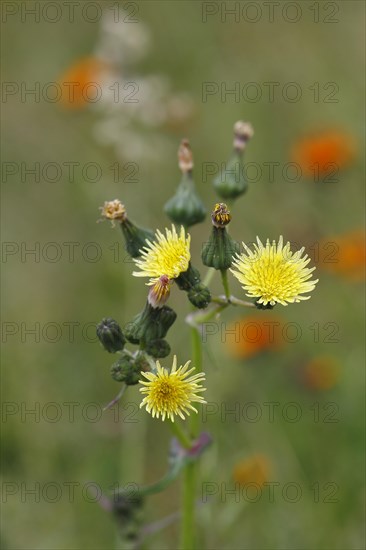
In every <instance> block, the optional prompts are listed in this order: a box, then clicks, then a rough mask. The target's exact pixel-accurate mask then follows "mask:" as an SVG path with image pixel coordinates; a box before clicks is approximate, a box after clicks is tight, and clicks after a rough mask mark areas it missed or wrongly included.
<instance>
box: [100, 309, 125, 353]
mask: <svg viewBox="0 0 366 550" xmlns="http://www.w3.org/2000/svg"><path fill="white" fill-rule="evenodd" d="M97 336H98V338H99V341H100V343H101V344H102V346H103V347H104V349H105V350H106V351H108V352H109V353H116V352H117V351H121V350H122V349H123V348H124V345H125V343H126V339H125V337H124V336H123V333H122V329H121V327H120V326H119V324H118V323H117V321H115V320H114V319H111V318H110V317H108V318H106V319H102V321H101V322H100V323H98V325H97Z"/></svg>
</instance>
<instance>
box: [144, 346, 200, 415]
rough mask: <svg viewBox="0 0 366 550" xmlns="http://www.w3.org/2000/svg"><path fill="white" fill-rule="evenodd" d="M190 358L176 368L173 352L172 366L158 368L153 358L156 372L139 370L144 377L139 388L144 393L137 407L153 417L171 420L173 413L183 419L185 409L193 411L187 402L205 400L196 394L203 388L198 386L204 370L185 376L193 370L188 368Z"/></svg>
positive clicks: (187, 412) (185, 412)
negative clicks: (169, 369) (144, 409)
mask: <svg viewBox="0 0 366 550" xmlns="http://www.w3.org/2000/svg"><path fill="white" fill-rule="evenodd" d="M189 364H190V361H187V363H186V364H185V365H184V366H180V367H179V368H178V370H177V357H176V355H174V359H173V366H172V369H171V371H170V372H169V371H168V370H167V369H164V368H163V367H161V365H160V363H159V361H156V373H153V372H141V374H142V375H143V376H144V377H145V378H147V380H148V381H147V382H145V381H141V380H140V384H143V385H144V387H143V388H140V392H141V393H143V394H146V397H144V399H143V401H142V403H141V405H140V408H141V407H143V406H145V407H146V410H147V412H148V413H150V414H152V416H153V418H154V417H155V416H156V417H157V418H159V416H160V415H161V418H162V420H165V418H169V419H170V420H171V421H172V422H174V416H175V415H179V416H180V417H181V418H183V419H184V414H187V415H189V409H190V410H192V411H194V412H197V409H195V408H194V407H193V406H192V405H191V403H192V402H194V401H196V402H198V403H206V401H205V400H204V399H203V397H201V396H200V395H197V393H200V392H203V391H206V388H203V387H202V386H201V385H200V382H202V381H203V380H204V379H205V375H204V373H202V372H200V373H198V374H194V375H192V376H189V375H190V374H191V372H193V371H194V370H195V369H194V368H192V369H189V370H187V369H188V367H189Z"/></svg>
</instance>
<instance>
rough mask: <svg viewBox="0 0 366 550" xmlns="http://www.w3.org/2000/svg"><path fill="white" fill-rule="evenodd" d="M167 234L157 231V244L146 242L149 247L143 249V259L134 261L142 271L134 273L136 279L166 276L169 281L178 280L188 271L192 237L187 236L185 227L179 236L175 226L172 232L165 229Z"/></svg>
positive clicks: (181, 229)
mask: <svg viewBox="0 0 366 550" xmlns="http://www.w3.org/2000/svg"><path fill="white" fill-rule="evenodd" d="M165 233H166V236H165V235H163V234H162V233H161V232H160V231H159V230H157V232H156V239H155V240H156V242H154V243H152V242H151V241H149V240H148V239H147V240H146V242H147V246H144V247H143V248H142V249H141V258H139V259H134V262H135V263H136V265H137V267H139V268H140V269H141V271H134V272H133V275H135V277H153V278H154V279H158V278H159V277H161V275H166V276H167V277H169V279H176V278H177V277H179V275H180V274H181V273H183V272H184V271H187V269H188V266H189V261H190V259H191V253H190V251H189V246H190V242H191V236H190V235H187V236H186V234H185V231H184V227H183V226H182V227H181V228H180V234H179V235H178V233H177V231H176V229H175V226H174V225H172V230H171V231H170V229H165Z"/></svg>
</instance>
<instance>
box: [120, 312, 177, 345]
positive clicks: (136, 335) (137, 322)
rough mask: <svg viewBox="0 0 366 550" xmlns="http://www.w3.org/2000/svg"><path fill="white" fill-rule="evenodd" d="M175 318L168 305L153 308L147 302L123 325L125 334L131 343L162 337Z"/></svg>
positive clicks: (175, 315) (145, 341)
mask: <svg viewBox="0 0 366 550" xmlns="http://www.w3.org/2000/svg"><path fill="white" fill-rule="evenodd" d="M176 318H177V314H176V313H175V311H173V310H172V309H171V308H170V307H168V306H163V307H161V308H153V307H152V306H151V305H150V304H149V303H148V302H147V303H146V305H145V308H144V309H143V311H142V312H141V313H139V314H138V315H137V316H136V317H135V318H134V319H133V320H132V321H131V323H129V324H128V325H127V326H126V327H125V336H126V338H127V340H128V341H129V342H131V343H132V344H140V343H148V342H150V341H151V340H157V339H160V338H164V337H165V336H166V334H167V332H168V330H169V329H170V327H171V326H172V324H173V323H174V321H175V320H176Z"/></svg>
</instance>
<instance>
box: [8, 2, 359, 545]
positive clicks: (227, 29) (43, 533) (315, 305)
mask: <svg viewBox="0 0 366 550" xmlns="http://www.w3.org/2000/svg"><path fill="white" fill-rule="evenodd" d="M5 4H7V7H4V5H5ZM31 4H32V5H33V4H38V5H41V6H44V5H46V4H51V3H47V2H41V3H37V2H36V3H34V2H8V3H3V23H2V30H3V53H2V80H3V82H4V83H5V85H3V98H2V111H3V116H2V124H3V141H2V162H3V164H2V167H3V172H2V191H3V201H2V208H3V217H2V219H3V220H4V222H5V223H6V227H5V226H4V228H3V242H4V244H3V257H2V262H3V263H2V267H3V273H4V276H3V336H2V343H3V370H2V390H3V401H4V404H3V425H2V429H3V436H4V439H5V442H3V445H2V452H3V455H2V463H3V522H2V527H3V532H2V540H3V546H4V548H9V549H19V548H24V549H34V548H43V549H60V548H63V549H74V548H89V549H100V548H112V547H116V548H119V547H120V543H119V542H118V537H117V530H116V526H115V523H114V521H113V518H112V517H111V516H110V514H108V513H107V512H106V511H105V510H104V509H102V507H101V506H100V505H99V504H100V502H101V499H99V503H98V502H92V501H93V500H98V499H97V498H95V499H94V498H93V495H94V493H93V490H94V489H95V487H99V488H101V489H102V490H103V492H104V493H105V494H108V493H109V491H110V490H111V488H113V487H114V486H116V484H120V485H122V486H124V485H126V484H128V483H132V482H135V483H137V484H140V483H141V484H146V483H151V482H153V481H154V480H156V479H158V478H159V477H160V476H162V475H163V474H164V472H165V471H166V467H167V460H168V448H169V438H170V435H169V430H168V428H167V426H166V425H165V424H164V423H162V422H161V421H160V420H156V419H155V420H154V419H152V418H151V417H150V416H149V415H147V413H146V412H145V411H142V410H141V411H140V410H138V407H137V406H138V404H139V403H140V396H139V393H138V390H137V389H136V387H132V388H130V389H129V391H128V395H125V396H124V398H123V400H122V401H121V402H120V405H119V407H117V406H115V407H113V408H112V409H111V410H108V411H106V412H104V413H102V412H101V408H102V407H103V406H104V405H105V404H106V403H108V401H110V400H111V399H112V398H113V397H115V395H116V394H117V393H118V391H119V385H118V383H116V382H115V381H114V380H112V379H111V377H110V373H109V369H110V365H111V363H112V362H113V359H114V358H113V356H109V355H108V354H107V353H106V352H105V351H104V350H103V349H102V348H101V346H100V344H99V343H97V342H96V341H95V332H94V330H95V329H94V326H95V323H96V322H98V321H99V320H100V319H101V318H102V317H105V316H110V317H113V318H115V319H117V320H118V321H119V322H120V324H121V325H122V326H123V325H124V324H125V323H127V322H128V321H129V320H131V318H132V317H133V316H134V315H135V314H136V313H138V312H139V311H140V310H141V308H142V307H143V305H144V303H145V299H146V287H145V285H144V281H143V280H141V279H136V278H133V277H132V276H131V272H132V270H133V263H132V261H131V260H130V259H128V258H127V257H126V254H125V251H124V249H123V242H122V238H121V235H120V232H119V230H118V229H117V228H115V229H113V228H112V227H111V226H110V224H109V223H107V222H104V223H100V224H97V223H96V221H97V220H98V218H99V217H100V214H99V210H98V208H99V207H100V206H101V205H102V204H103V202H104V201H105V200H110V199H114V198H119V199H120V200H122V202H123V203H124V204H125V205H126V207H127V210H128V213H129V215H130V217H131V219H133V220H134V221H136V222H137V223H139V224H141V225H143V226H146V227H151V228H154V229H155V228H161V229H162V228H164V227H165V226H168V225H169V224H170V222H169V220H168V219H167V218H166V216H165V215H164V214H163V213H162V207H163V204H164V203H165V202H166V201H167V200H168V198H170V197H171V195H172V194H173V192H174V190H175V188H176V185H177V184H178V182H179V178H180V176H179V170H178V167H177V157H176V150H177V147H178V145H179V142H180V140H181V138H183V137H187V138H189V140H190V142H191V146H192V149H193V153H194V158H195V170H194V176H195V181H196V184H197V187H198V190H199V193H200V195H201V196H202V197H203V198H204V200H205V203H206V205H207V207H208V209H211V208H212V206H213V205H214V203H215V202H216V201H217V197H216V196H215V193H214V190H213V188H212V176H211V175H209V174H207V172H210V173H212V172H213V171H215V170H217V167H218V166H220V165H221V163H222V162H225V161H226V160H227V158H228V156H229V154H230V150H231V143H232V127H233V124H234V122H235V121H237V120H240V119H243V120H248V121H250V122H251V123H252V124H253V127H254V131H255V134H254V137H253V138H252V140H251V141H250V143H249V144H248V146H247V151H246V162H247V163H252V164H251V165H250V166H249V165H248V172H247V173H248V177H249V179H250V180H251V181H250V186H249V190H248V192H247V194H246V195H245V196H244V197H242V198H240V199H239V200H238V201H237V202H236V203H235V205H234V207H233V211H232V213H233V221H232V224H231V227H230V232H231V234H232V235H233V236H234V237H235V238H236V239H237V240H240V241H242V240H243V241H246V242H253V241H254V239H255V237H256V235H259V236H260V237H261V238H262V239H266V238H267V237H269V238H270V239H277V238H278V237H279V235H281V234H282V235H284V238H285V239H287V240H290V241H291V242H293V243H298V244H299V247H301V246H303V245H304V246H306V247H307V248H308V250H307V251H308V253H309V255H310V256H311V257H312V259H313V261H315V262H316V263H317V264H318V269H317V272H316V273H317V277H318V278H319V279H320V281H319V284H318V285H317V288H316V290H315V291H314V292H313V295H312V297H311V299H310V300H309V301H306V302H302V303H301V304H294V305H289V306H288V307H282V306H280V305H278V306H277V307H276V308H274V310H273V311H266V312H262V311H257V310H248V312H249V313H247V310H245V309H239V308H231V309H230V310H228V311H226V312H225V313H224V315H223V316H222V318H221V319H220V320H219V321H218V322H217V323H211V324H210V326H207V327H206V329H204V331H203V334H202V337H203V338H204V340H205V341H206V342H205V355H204V367H205V370H206V371H207V373H208V374H207V387H208V390H207V392H206V399H207V401H209V405H208V407H207V408H206V414H205V415H204V416H203V418H202V420H203V428H204V429H205V430H207V431H209V432H210V433H211V434H212V436H213V440H214V441H213V445H212V446H211V448H210V449H209V450H208V451H207V452H206V454H205V456H204V457H203V459H202V466H201V482H200V484H199V489H200V494H199V496H200V497H201V496H202V497H203V500H208V501H207V503H204V504H202V506H200V508H199V512H198V521H199V537H200V538H199V543H198V546H197V547H199V548H203V547H206V548H224V549H230V550H231V549H234V548H235V549H243V548H246V549H249V548H250V549H258V550H259V549H263V548H268V549H273V550H274V549H284V548H298V549H300V548H301V549H303V548H307V549H330V548H332V549H341V548H342V549H343V548H347V549H354V550H356V549H360V548H363V547H364V538H363V527H362V517H363V510H362V503H363V498H362V495H363V487H364V486H363V465H364V460H363V448H364V440H363V427H364V386H363V381H364V357H363V346H362V341H363V328H364V327H363V320H362V319H363V308H364V294H363V280H364V271H363V267H362V265H363V264H362V259H363V254H364V249H365V242H364V237H363V234H362V230H363V222H364V202H363V196H364V195H363V171H362V159H363V150H364V144H363V141H362V136H363V134H362V126H363V122H364V116H363V115H364V112H363V103H362V94H363V88H362V84H363V81H364V69H363V51H364V49H363V44H364V41H363V22H364V4H363V2H358V1H347V2H346V1H341V2H330V3H324V2H315V3H314V2H307V1H301V2H297V3H293V2H291V3H289V2H280V3H279V4H280V5H279V6H277V7H276V8H275V10H274V12H273V20H272V21H271V20H270V18H271V17H272V16H270V13H272V11H271V12H270V11H269V6H268V5H267V6H266V4H268V3H262V2H258V3H253V2H251V3H248V2H237V3H235V2H232V3H230V2H227V3H226V5H227V7H230V6H231V7H233V6H234V8H235V6H236V5H239V6H240V13H239V15H238V20H235V16H233V15H231V16H230V15H226V16H225V13H224V11H223V10H224V7H225V3H221V2H218V3H215V2H210V3H201V2H179V1H178V2H162V1H161V2H155V1H146V2H137V3H134V2H132V3H131V2H129V3H128V4H129V5H128V6H127V11H128V13H129V15H128V16H127V21H126V20H125V21H123V19H126V12H123V11H122V9H121V11H117V8H116V6H119V7H120V8H123V7H125V8H126V5H124V4H123V3H120V4H119V3H116V2H100V3H99V4H98V3H90V2H82V3H79V4H80V5H78V6H76V7H75V11H74V18H73V20H71V17H70V12H69V11H68V9H67V7H66V6H65V4H64V3H62V2H60V3H59V6H60V9H61V11H60V12H59V11H58V10H57V11H52V10H55V8H52V6H50V7H49V11H48V12H45V13H43V12H42V11H41V13H40V17H39V21H36V20H35V16H32V15H31V14H27V12H24V9H25V6H27V7H29V6H30V5H31ZM92 4H93V5H94V7H93V5H92ZM248 4H251V6H248ZM253 4H255V5H257V8H255V6H254V7H253ZM289 4H292V5H293V6H292V7H291V5H290V6H289ZM87 5H89V7H88V6H87ZM95 5H96V6H99V8H100V10H101V11H103V17H102V18H100V17H99V10H97V9H96V8H95ZM294 5H295V8H294ZM9 6H10V7H9ZM112 6H114V7H113V8H112ZM258 6H259V8H260V9H258ZM296 6H297V7H296ZM327 6H328V7H327ZM82 7H83V8H85V9H84V11H83V10H82ZM272 7H273V6H272ZM38 9H39V8H38ZM235 9H238V8H235ZM271 9H272V8H271ZM5 10H7V11H5ZM294 10H297V11H294ZM299 10H300V11H299ZM13 12H14V13H13ZM59 13H61V16H60V17H59V18H58V19H59V20H55V19H57V17H56V15H57V14H59ZM55 14H56V15H55ZM114 18H115V20H116V21H117V22H116V23H115V22H114ZM52 19H54V20H55V21H54V22H52V21H51V20H52ZM93 19H97V21H95V22H92V20H93ZM128 19H133V20H136V22H132V21H129V20H128ZM294 19H295V21H294ZM255 20H256V21H255ZM290 20H292V22H291V21H290ZM254 21H255V22H254ZM316 21H318V22H316ZM108 79H109V84H106V82H108ZM88 81H92V82H97V83H99V84H100V90H102V96H101V97H100V99H99V100H98V101H95V102H94V103H91V102H89V103H86V102H85V98H83V97H78V95H77V94H76V96H75V97H74V98H73V100H72V101H70V97H69V96H68V95H67V94H66V91H65V90H66V88H65V86H63V83H65V82H77V83H80V82H81V83H83V82H84V83H85V82H88ZM115 82H117V83H118V85H115V84H114V83H115ZM50 83H58V86H53V87H52V85H51V84H50ZM103 83H104V84H103ZM207 83H208V84H207ZM269 83H275V84H273V85H270V84H269ZM225 86H226V88H227V90H233V89H235V86H236V91H237V92H238V91H239V97H237V96H236V95H235V94H229V93H228V94H227V95H225ZM37 87H38V88H37ZM31 88H34V89H35V90H36V92H35V94H36V95H32V94H27V93H26V91H27V90H29V89H31ZM60 88H61V89H62V94H61V95H60V96H59V97H57V94H58V91H59V89H60ZM271 90H272V93H273V95H270V91H271ZM92 91H93V90H91V95H92ZM117 91H118V92H119V93H120V97H119V98H117V99H118V100H119V101H116V96H115V94H116V93H117ZM206 92H207V93H206ZM55 94H56V95H55ZM54 98H56V99H55V100H54V101H53V100H52V99H54ZM126 98H129V99H131V98H132V99H136V100H137V102H130V101H129V100H128V99H126ZM319 135H320V136H321V137H319ZM304 140H305V141H304ZM309 159H310V160H309ZM290 162H296V166H297V167H298V166H301V163H303V171H302V174H301V175H300V176H299V177H296V173H295V172H294V165H289V164H288V163H290ZM306 162H307V166H308V165H309V163H315V164H316V163H320V174H318V176H319V177H314V174H307V173H306V170H305V164H306ZM328 162H331V163H332V162H333V163H334V164H335V168H334V174H333V175H329V173H326V170H325V172H324V170H322V168H321V166H322V163H323V164H324V163H328ZM272 163H273V164H272ZM270 165H271V166H272V169H273V174H271V172H270ZM117 166H118V169H117ZM31 168H34V169H35V170H36V175H34V174H31V173H29V172H27V170H28V169H31ZM328 169H329V167H328ZM37 172H39V177H38V173H37ZM294 174H295V175H294ZM316 179H318V180H319V181H315V180H316ZM210 225H211V224H210V220H209V217H208V218H207V220H206V222H205V223H204V224H202V225H199V226H194V227H193V228H192V231H191V234H192V256H193V259H194V263H195V265H197V266H198V267H200V270H201V272H202V273H204V271H205V268H203V267H202V265H201V262H200V249H201V246H202V243H203V242H205V240H207V237H208V235H209V231H210ZM31 250H35V253H33V254H32V253H31ZM27 251H28V252H27ZM231 285H232V290H233V292H234V293H235V294H236V295H237V296H239V297H243V298H244V294H243V291H242V290H241V288H240V286H239V284H238V283H237V282H236V281H234V279H233V278H231ZM213 288H214V289H216V290H217V291H218V292H221V290H220V286H219V281H218V280H216V279H215V281H214V283H213ZM169 303H170V305H171V307H173V308H174V309H175V310H176V311H177V312H178V313H179V318H178V321H177V322H176V323H175V324H174V325H173V327H172V329H171V331H170V333H169V342H170V344H171V346H172V350H173V351H174V353H176V354H177V355H178V358H179V360H180V361H181V362H185V361H187V360H188V359H189V358H190V351H189V331H188V328H187V327H186V325H185V323H184V317H185V315H186V314H187V313H188V312H189V311H190V306H189V303H188V302H187V300H186V296H185V294H184V293H183V292H179V291H178V289H174V292H172V296H171V299H170V302H169ZM253 311H254V312H253ZM263 323H267V325H263ZM274 323H275V324H274ZM269 327H272V329H273V330H274V339H272V341H268V340H269V338H268V330H269ZM32 330H33V332H32ZM230 330H232V331H233V333H230V332H229V331H230ZM257 330H258V331H259V332H258V334H257V332H256V331H257ZM238 334H239V335H240V338H239V339H240V341H239V342H235V339H238ZM243 335H244V337H243ZM163 362H164V363H166V364H169V363H170V358H168V359H166V360H163ZM134 404H136V405H134ZM31 410H34V411H35V412H34V413H31V412H29V411H31ZM229 411H234V412H232V413H231V414H229ZM244 482H247V483H248V482H249V483H251V482H252V483H256V487H257V488H258V487H260V491H261V492H260V493H259V494H258V495H256V492H255V491H254V493H253V492H250V491H249V490H248V491H242V492H240V491H239V492H238V491H236V492H235V494H232V493H230V490H232V489H233V488H234V487H237V486H238V485H236V486H235V483H237V484H239V485H240V484H242V483H244ZM271 482H272V483H273V485H271V487H270V486H269V485H268V483H271ZM88 483H91V484H93V485H94V489H93V487H92V486H88ZM264 483H267V485H263V484H264ZM4 484H5V485H4ZM32 489H34V490H35V494H32V493H31V492H30V493H28V492H27V491H29V490H32ZM271 491H272V492H271ZM179 493H180V485H179V482H178V481H177V482H175V483H174V484H173V485H172V486H170V488H169V489H168V490H167V491H166V492H164V493H162V494H159V495H156V496H153V497H151V499H150V500H149V501H148V504H147V509H146V521H147V523H150V522H154V521H158V520H160V519H162V518H164V517H166V516H167V515H169V514H170V513H171V512H174V511H176V510H178V509H179V506H180V499H179ZM207 493H212V496H210V498H206V497H207ZM177 532H178V527H177V523H176V522H173V523H172V524H171V525H169V526H168V527H167V528H165V529H164V530H162V531H160V532H158V533H157V534H155V535H154V536H151V538H149V539H148V540H147V542H146V546H147V547H149V548H156V549H163V548H175V547H177V542H176V541H177Z"/></svg>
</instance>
